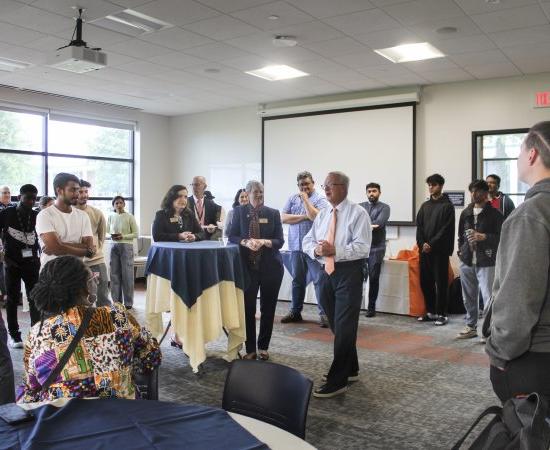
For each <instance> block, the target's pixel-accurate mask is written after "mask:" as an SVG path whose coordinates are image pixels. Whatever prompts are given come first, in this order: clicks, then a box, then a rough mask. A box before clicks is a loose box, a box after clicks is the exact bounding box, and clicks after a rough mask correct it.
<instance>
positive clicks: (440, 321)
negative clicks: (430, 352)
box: [435, 316, 449, 327]
mask: <svg viewBox="0 0 550 450" xmlns="http://www.w3.org/2000/svg"><path fill="white" fill-rule="evenodd" d="M448 322H449V318H448V317H447V316H437V319H436V320H435V325H436V326H438V327H441V326H443V325H447V323H448Z"/></svg>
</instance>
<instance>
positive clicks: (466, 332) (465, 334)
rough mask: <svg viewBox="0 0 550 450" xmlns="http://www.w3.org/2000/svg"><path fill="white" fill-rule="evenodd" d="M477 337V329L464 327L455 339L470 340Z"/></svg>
mask: <svg viewBox="0 0 550 450" xmlns="http://www.w3.org/2000/svg"><path fill="white" fill-rule="evenodd" d="M475 337H477V329H476V328H474V327H470V326H468V325H466V326H465V327H464V329H463V330H462V331H461V332H460V333H458V335H457V336H456V338H457V339H471V338H475Z"/></svg>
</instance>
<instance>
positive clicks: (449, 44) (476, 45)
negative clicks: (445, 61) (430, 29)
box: [430, 34, 496, 55]
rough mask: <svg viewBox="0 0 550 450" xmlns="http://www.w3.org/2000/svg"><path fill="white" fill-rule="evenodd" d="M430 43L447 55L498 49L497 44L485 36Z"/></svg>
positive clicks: (479, 35)
mask: <svg viewBox="0 0 550 450" xmlns="http://www.w3.org/2000/svg"><path fill="white" fill-rule="evenodd" d="M430 43H431V44H432V45H434V46H435V47H436V48H438V49H439V50H441V51H442V52H443V53H444V54H446V55H455V54H458V53H466V52H473V51H483V50H491V49H494V48H496V46H495V44H494V43H493V42H492V41H491V40H490V39H489V38H488V37H487V36H485V35H484V34H478V35H475V36H465V37H459V38H456V39H444V40H442V41H430Z"/></svg>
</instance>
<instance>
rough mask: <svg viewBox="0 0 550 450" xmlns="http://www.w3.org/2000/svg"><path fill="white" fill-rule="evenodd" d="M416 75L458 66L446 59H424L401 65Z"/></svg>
mask: <svg viewBox="0 0 550 450" xmlns="http://www.w3.org/2000/svg"><path fill="white" fill-rule="evenodd" d="M401 65H402V66H404V67H406V68H407V69H410V70H412V71H413V72H416V73H420V74H422V73H424V72H430V71H438V70H449V69H457V68H458V66H457V65H456V64H455V63H454V62H453V61H450V60H449V59H448V58H435V59H426V60H424V61H412V62H407V63H403V64H401Z"/></svg>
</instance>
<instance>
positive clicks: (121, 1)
mask: <svg viewBox="0 0 550 450" xmlns="http://www.w3.org/2000/svg"><path fill="white" fill-rule="evenodd" d="M151 1H152V0H110V2H111V3H113V4H115V5H120V6H124V7H125V8H135V7H136V6H141V5H144V4H145V3H151Z"/></svg>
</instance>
